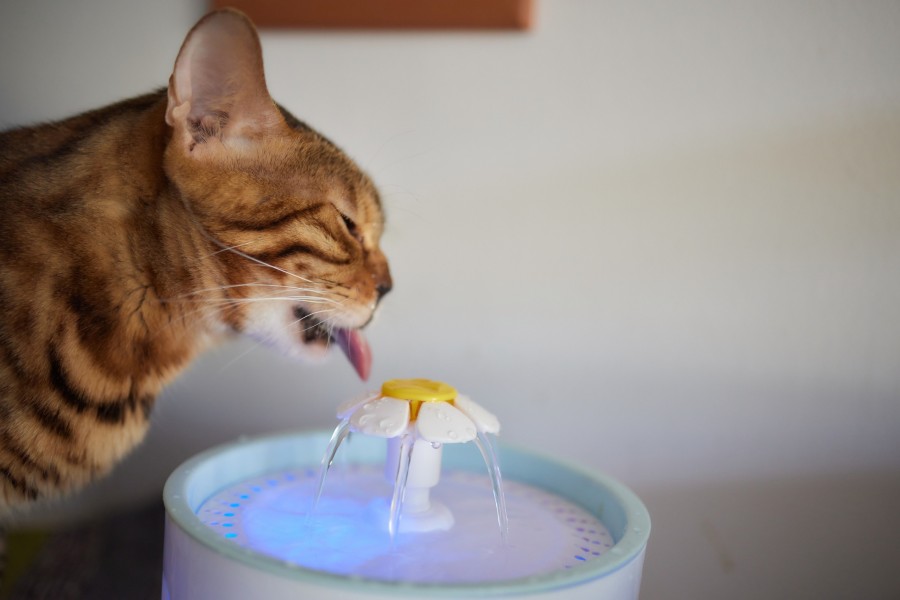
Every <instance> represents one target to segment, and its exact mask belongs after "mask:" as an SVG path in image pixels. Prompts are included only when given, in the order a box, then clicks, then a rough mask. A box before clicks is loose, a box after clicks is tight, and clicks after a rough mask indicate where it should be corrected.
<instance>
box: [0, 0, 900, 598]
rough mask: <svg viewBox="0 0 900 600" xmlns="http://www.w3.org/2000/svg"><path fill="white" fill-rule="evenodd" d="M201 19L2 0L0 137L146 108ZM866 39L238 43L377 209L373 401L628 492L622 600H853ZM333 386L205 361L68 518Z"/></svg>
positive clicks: (551, 26) (787, 28)
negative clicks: (493, 423) (423, 402)
mask: <svg viewBox="0 0 900 600" xmlns="http://www.w3.org/2000/svg"><path fill="white" fill-rule="evenodd" d="M202 12H203V7H202V6H201V5H200V3H198V2H193V3H189V4H185V3H180V2H174V1H168V2H157V3H150V2H137V1H131V2H112V1H111V0H109V1H96V2H87V1H81V2H68V3H58V5H57V3H51V2H46V1H44V2H33V1H32V2H24V1H18V0H17V1H16V2H9V1H7V2H5V3H4V4H3V5H2V7H0V81H2V82H3V84H2V87H0V126H7V125H13V124H20V123H24V122H28V121H33V120H37V119H48V118H56V117H61V116H64V115H67V114H70V113H73V112H76V111H80V110H82V109H87V108H89V107H92V106H96V105H99V104H102V103H105V102H110V101H113V100H115V99H118V98H120V97H125V96H127V95H130V94H136V93H139V92H142V91H145V90H148V89H152V88H154V87H156V86H159V85H162V84H164V83H165V81H166V79H167V77H168V70H169V69H170V67H171V63H172V61H173V60H174V57H175V55H176V53H177V50H178V46H179V44H180V41H181V38H182V37H183V34H184V33H185V32H186V31H187V29H188V28H189V27H190V25H191V24H192V22H193V21H194V20H195V19H196V18H197V17H198V16H199V15H200V14H202ZM898 31H900V4H898V3H896V2H874V1H866V2H851V1H846V2H822V1H809V2H800V1H794V2H780V1H776V0H767V1H764V2H753V3H743V4H739V3H722V2H699V1H698V2H680V3H667V2H656V3H629V2H588V1H580V2H579V1H575V0H546V1H544V2H541V3H540V5H539V13H538V25H537V28H536V30H535V31H533V32H531V33H527V34H514V33H499V34H483V33H478V34H474V33H450V34H435V33H429V34H383V33H382V34H378V33H347V34H344V33H311V32H264V33H263V48H264V52H265V58H266V63H267V71H268V81H269V86H270V89H271V90H272V92H273V95H274V96H275V97H276V98H277V99H278V100H279V101H280V102H282V103H283V104H285V105H286V106H288V107H289V108H290V109H291V110H292V111H294V112H295V113H296V114H297V115H298V116H301V117H302V118H304V119H306V120H307V121H309V122H310V123H311V124H312V125H314V126H315V127H317V128H319V129H320V130H321V131H323V132H324V133H326V134H327V135H328V136H329V137H331V138H332V139H334V140H335V141H337V142H338V143H339V144H340V145H342V146H343V147H344V148H345V149H346V150H347V151H348V152H349V153H350V154H351V155H352V156H354V157H356V158H357V159H358V161H359V162H360V163H361V164H362V165H363V166H364V167H365V168H366V169H367V170H369V171H370V173H371V174H372V175H373V177H374V178H375V180H376V181H377V182H378V183H379V184H380V187H381V189H382V191H383V195H384V197H385V199H386V203H387V207H388V218H389V228H388V233H387V236H386V238H385V240H384V245H385V247H386V249H387V252H388V254H389V257H390V258H391V260H392V267H393V271H394V277H395V281H396V288H395V291H394V292H393V293H392V294H391V296H389V298H388V300H387V301H386V303H385V306H384V309H383V311H382V313H381V315H380V318H379V319H378V321H377V322H376V323H375V324H374V325H373V326H372V328H371V332H370V341H371V344H372V346H373V349H374V353H375V368H374V374H373V381H375V382H378V381H380V380H382V379H385V378H389V377H396V376H426V377H433V378H439V379H444V380H447V381H449V382H451V383H453V384H455V385H456V386H457V387H459V388H460V389H462V390H465V391H466V392H468V393H469V394H470V395H472V396H473V397H475V398H476V399H477V400H479V401H481V402H482V403H483V404H485V405H487V406H489V407H491V408H492V409H493V410H494V411H495V412H496V413H497V414H498V415H500V417H501V419H502V421H503V424H504V432H503V437H504V439H507V440H509V441H513V442H517V443H523V444H527V445H531V446H534V447H538V448H540V449H542V450H545V451H547V452H550V453H553V454H556V455H561V456H564V457H568V458H574V459H576V460H578V461H580V462H582V463H584V464H586V465H588V466H590V467H593V468H596V469H598V470H602V471H605V472H608V473H610V474H612V475H614V476H616V477H618V478H620V479H621V480H623V481H624V482H625V483H627V484H629V485H630V486H632V487H633V488H635V489H636V490H637V491H638V492H639V493H640V494H641V495H642V496H643V497H644V499H645V501H646V502H647V503H648V505H649V507H650V510H651V515H652V516H653V517H654V518H655V522H654V527H655V529H654V535H653V538H652V540H651V545H650V550H649V553H648V558H647V567H646V578H645V586H644V597H645V598H651V599H652V598H698V597H710V598H713V597H719V598H722V597H728V598H743V597H747V598H750V597H768V598H787V597H814V596H816V597H825V596H829V595H831V597H871V598H881V597H884V598H886V597H889V596H891V597H895V596H896V595H897V594H900V579H898V575H897V574H896V572H895V571H896V569H894V568H892V567H891V566H890V564H891V563H890V555H891V553H893V561H894V562H895V561H896V557H897V555H898V554H897V553H898V548H900V547H898V545H897V541H896V540H897V539H898V537H900V516H898V514H897V511H896V507H897V506H900V309H898V307H900V35H898ZM361 389H362V387H361V385H360V384H359V383H358V382H356V381H355V380H354V377H353V375H352V371H351V369H350V367H349V366H348V365H347V364H345V362H344V361H343V360H342V359H336V360H334V361H332V362H331V363H330V364H329V365H327V366H325V367H324V368H312V367H308V366H303V365H295V364H292V363H290V362H288V361H287V360H285V359H282V358H280V357H277V356H273V355H272V354H271V353H270V352H268V351H266V350H262V349H257V348H255V347H253V346H251V345H250V344H248V343H241V344H235V345H232V346H229V347H226V348H223V349H222V350H221V351H218V352H216V353H214V354H212V355H209V356H207V357H205V358H204V359H202V360H201V361H200V362H199V363H198V364H197V365H196V366H195V367H194V368H193V369H192V370H191V371H190V372H189V373H188V374H186V375H185V376H184V377H183V378H181V379H180V380H179V381H178V382H177V383H176V384H175V385H173V386H172V387H171V389H170V390H169V391H168V392H167V393H166V395H165V396H164V397H163V398H162V399H161V401H160V403H159V406H158V410H157V412H156V415H155V421H156V422H155V424H154V429H153V431H152V434H151V435H150V437H149V439H148V441H147V443H146V444H145V445H144V446H143V447H142V448H141V449H140V450H139V451H138V452H137V453H136V454H135V455H134V456H133V457H132V458H131V459H130V460H129V461H128V462H126V464H125V465H123V467H122V468H120V469H119V471H118V472H117V473H116V475H115V477H114V478H113V479H111V480H108V481H106V482H104V483H102V484H100V485H99V486H97V487H96V488H95V489H94V490H91V491H89V492H88V494H86V495H85V498H84V499H83V503H84V504H94V505H99V504H102V503H104V502H109V501H111V500H110V499H114V498H118V499H119V500H118V501H120V502H121V501H124V500H123V499H126V498H142V497H146V496H147V495H150V494H155V493H156V491H157V490H158V487H159V485H160V483H161V481H162V480H163V478H164V477H165V474H166V473H168V472H169V471H170V470H171V469H172V468H174V466H176V465H177V463H178V462H179V461H180V460H182V459H183V458H185V457H187V456H188V455H190V454H191V453H193V452H195V451H198V450H200V449H202V448H205V447H208V446H209V445H212V444H214V443H217V442H220V441H224V440H228V439H230V438H233V437H234V436H236V435H239V434H242V433H247V434H255V433H262V432H268V431H273V430H283V429H285V428H298V429H304V428H313V427H314V428H321V427H330V426H331V425H332V424H333V422H334V420H333V410H334V407H335V406H336V404H337V403H338V402H340V401H341V400H343V399H344V398H346V397H347V396H348V395H352V394H356V393H357V392H358V391H360V390H361ZM833 518H834V519H844V523H843V524H838V525H834V524H833V523H830V522H829V519H833ZM784 536H787V539H785V537H784ZM678 544H683V545H686V546H687V549H688V550H687V551H678V550H677V549H676V547H677V545H678ZM872 549H874V550H875V551H876V557H875V558H874V561H871V562H870V561H869V560H868V558H869V556H868V554H867V553H868V552H872V551H873V550H872ZM878 551H880V553H879V552H878ZM801 556H806V558H805V559H804V558H801ZM787 564H789V565H791V566H790V567H787V566H785V565H787ZM841 586H844V587H841Z"/></svg>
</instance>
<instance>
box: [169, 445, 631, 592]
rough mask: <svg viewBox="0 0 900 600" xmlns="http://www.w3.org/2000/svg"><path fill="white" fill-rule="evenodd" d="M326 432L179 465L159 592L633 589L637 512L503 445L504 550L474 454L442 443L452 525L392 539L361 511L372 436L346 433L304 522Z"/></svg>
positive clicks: (616, 489) (602, 483)
mask: <svg viewBox="0 0 900 600" xmlns="http://www.w3.org/2000/svg"><path fill="white" fill-rule="evenodd" d="M327 440H328V437H327V435H325V434H297V435H288V436H279V437H271V438H264V439H260V440H254V441H248V442H239V443H236V444H232V445H229V446H224V447H221V448H217V449H213V450H211V451H208V452H206V453H204V454H202V455H200V456H198V457H196V458H194V459H192V460H191V461H189V462H188V463H186V464H185V465H183V466H182V467H180V468H179V469H178V470H177V471H176V472H175V473H174V474H173V475H172V477H171V478H170V480H169V482H168V483H167V485H166V491H165V501H166V507H167V523H166V546H165V565H164V581H163V598H164V600H185V599H196V598H222V599H226V600H227V599H230V598H235V599H236V598H246V597H252V596H253V595H256V596H258V597H265V598H276V599H277V598H296V597H311V598H313V597H314V598H317V599H319V598H321V599H326V600H327V599H332V598H336V599H337V598H339V599H344V598H347V599H349V598H397V597H402V596H407V597H416V598H422V597H441V596H443V597H454V598H461V597H473V598H476V597H488V596H497V595H503V596H515V595H527V596H528V597H529V598H566V599H567V600H568V599H578V598H592V599H597V598H599V599H605V598H610V599H612V598H616V599H630V598H637V594H638V588H639V583H640V574H641V568H642V564H643V556H644V549H645V545H646V541H647V537H648V535H649V518H648V515H647V513H646V510H645V509H644V507H643V505H642V504H641V503H640V501H639V500H638V499H637V498H636V497H635V496H634V494H632V493H631V492H630V491H628V490H627V489H625V488H624V487H622V486H621V485H620V484H618V483H616V482H613V481H610V480H609V479H607V478H604V477H602V476H597V475H594V474H590V473H585V472H583V471H581V470H579V469H574V468H572V467H568V466H565V465H562V464H560V463H558V462H555V461H552V460H548V459H546V458H543V457H540V456H535V455H532V454H529V453H526V452H522V451H517V450H511V449H508V448H504V447H502V446H501V448H500V461H501V466H502V469H503V473H504V479H505V481H506V482H507V499H508V503H509V507H510V531H509V540H508V544H507V545H506V546H504V544H503V543H502V541H501V539H500V535H499V530H498V527H497V522H496V514H495V512H494V507H493V498H492V496H491V488H490V483H489V482H488V480H487V477H484V476H482V473H485V472H486V470H485V467H484V464H483V461H482V460H481V457H480V456H479V454H478V452H477V450H474V449H466V448H464V447H459V448H454V449H453V451H451V452H448V453H447V455H446V456H445V459H444V463H445V468H446V472H445V475H444V477H443V480H442V482H441V484H440V485H439V486H438V487H437V488H435V495H439V494H440V497H441V500H444V501H446V503H447V504H448V505H449V506H451V508H452V510H453V513H454V514H455V515H457V519H458V522H457V524H456V525H455V526H454V528H453V529H451V530H450V531H446V532H445V531H438V532H430V533H404V530H403V528H402V527H401V529H400V533H399V534H398V535H397V537H396V539H395V540H394V541H393V543H392V542H391V540H390V538H389V536H388V535H387V532H386V530H385V529H386V528H385V527H384V526H383V524H382V523H381V522H380V520H381V519H382V516H381V515H379V511H377V509H374V508H373V507H374V506H377V504H378V503H377V501H374V500H373V499H372V495H373V494H375V495H376V496H377V495H379V493H380V495H381V496H383V495H384V494H385V493H387V492H389V490H390V486H389V485H388V484H387V482H385V481H384V480H383V477H381V475H380V465H381V463H382V461H383V460H384V444H383V442H381V441H380V440H372V439H369V438H365V437H354V439H353V440H352V443H350V444H348V445H345V447H344V448H342V450H341V454H340V455H339V459H338V461H336V463H335V465H336V466H335V471H334V472H333V473H332V474H331V475H329V480H328V483H327V484H326V488H325V494H324V495H323V499H322V502H321V503H320V507H319V508H317V510H316V514H315V515H313V516H311V517H309V518H307V513H308V509H309V508H310V505H311V496H312V490H313V489H314V487H315V486H314V483H315V479H316V469H317V468H318V462H319V459H320V457H321V453H322V449H323V448H324V447H325V445H326V444H327ZM379 442H381V443H379ZM551 491H552V493H550V492H551ZM529 511H532V512H529ZM601 516H602V521H603V522H602V523H600V522H599V521H596V520H595V519H596V518H599V517H601ZM523 517H524V520H522V518H523ZM354 519H356V522H354ZM401 523H402V520H401ZM604 536H605V537H604ZM526 542H527V543H528V544H532V543H534V542H536V543H537V549H538V551H537V552H535V551H533V550H529V549H528V548H526V547H525V546H526ZM466 544H469V546H466ZM607 546H609V547H608V548H607ZM448 557H449V558H448ZM463 559H468V560H469V561H470V562H469V563H468V564H467V563H466V562H465V560H463ZM490 560H495V561H496V564H491V563H490ZM442 561H443V562H442Z"/></svg>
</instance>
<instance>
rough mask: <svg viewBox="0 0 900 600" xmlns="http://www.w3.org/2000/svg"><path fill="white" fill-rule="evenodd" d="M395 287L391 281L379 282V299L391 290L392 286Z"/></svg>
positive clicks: (377, 288)
mask: <svg viewBox="0 0 900 600" xmlns="http://www.w3.org/2000/svg"><path fill="white" fill-rule="evenodd" d="M392 287H394V286H393V284H392V283H391V282H390V281H386V282H382V283H379V284H378V285H376V286H375V292H376V293H377V294H378V300H379V301H380V300H381V299H382V298H384V295H385V294H387V293H388V292H389V291H391V288H392Z"/></svg>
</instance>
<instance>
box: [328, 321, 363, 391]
mask: <svg viewBox="0 0 900 600" xmlns="http://www.w3.org/2000/svg"><path fill="white" fill-rule="evenodd" d="M334 339H335V340H336V341H337V343H338V346H340V347H341V350H343V351H344V354H346V355H347V360H349V361H350V364H351V365H353V368H354V369H356V373H357V374H358V375H359V378H360V379H362V380H363V381H367V380H368V379H369V371H371V370H372V350H371V349H370V348H369V342H367V341H366V338H365V336H364V335H363V334H362V332H360V331H359V330H358V329H335V330H334Z"/></svg>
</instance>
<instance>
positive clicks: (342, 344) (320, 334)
mask: <svg viewBox="0 0 900 600" xmlns="http://www.w3.org/2000/svg"><path fill="white" fill-rule="evenodd" d="M294 316H295V317H296V318H297V323H298V325H299V326H300V335H301V337H302V338H303V343H304V344H321V345H324V346H330V345H331V344H332V343H334V344H337V346H338V347H339V348H340V349H341V350H342V351H343V352H344V355H345V356H346V357H347V360H348V361H350V364H351V365H352V366H353V369H354V370H355V371H356V374H357V375H359V378H360V379H362V380H363V381H366V380H368V379H369V373H370V372H371V370H372V350H371V349H370V348H369V342H368V341H366V337H365V336H364V335H363V333H362V331H360V330H359V329H348V328H343V327H335V326H334V325H329V324H327V323H325V322H324V321H322V320H321V319H319V318H318V317H316V315H314V314H312V313H311V312H309V311H307V310H305V309H304V308H302V307H299V306H298V307H296V308H294Z"/></svg>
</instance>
